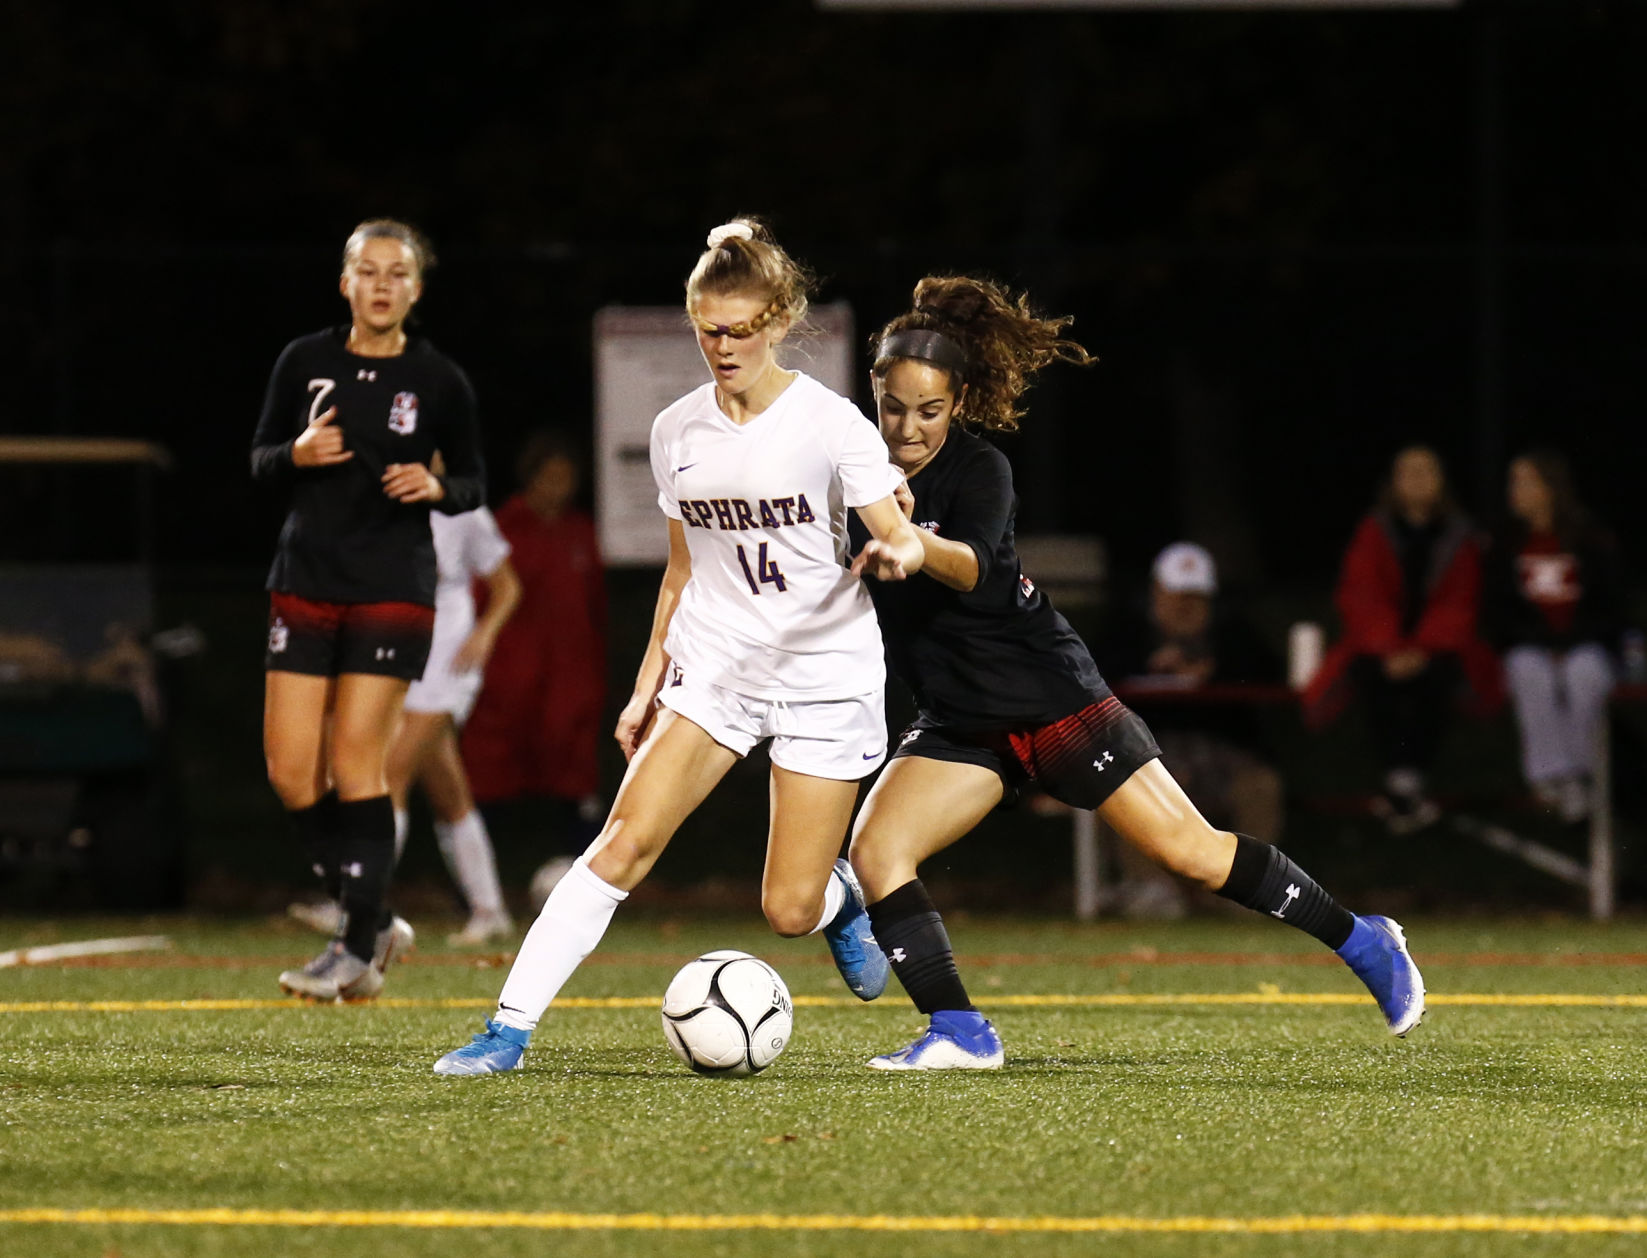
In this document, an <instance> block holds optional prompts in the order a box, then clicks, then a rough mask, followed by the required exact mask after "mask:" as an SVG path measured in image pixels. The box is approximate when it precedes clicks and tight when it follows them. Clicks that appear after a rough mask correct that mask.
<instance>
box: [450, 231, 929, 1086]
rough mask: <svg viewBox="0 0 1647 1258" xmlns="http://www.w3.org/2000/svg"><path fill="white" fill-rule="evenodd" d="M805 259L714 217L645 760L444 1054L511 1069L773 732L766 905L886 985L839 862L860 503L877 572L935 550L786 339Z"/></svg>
mask: <svg viewBox="0 0 1647 1258" xmlns="http://www.w3.org/2000/svg"><path fill="white" fill-rule="evenodd" d="M809 284H810V277H809V276H808V275H807V273H806V271H805V270H804V269H803V268H802V267H800V266H799V265H798V264H797V263H796V262H795V261H794V260H793V259H792V258H790V257H789V255H788V254H786V253H785V252H784V251H783V249H782V248H780V247H779V246H778V244H777V242H776V241H775V240H773V238H772V236H771V234H770V233H769V232H768V231H767V230H766V228H765V227H764V226H763V225H762V224H761V223H759V222H758V221H756V220H754V219H749V218H739V219H735V220H734V221H732V222H730V223H727V224H725V225H723V226H721V227H717V228H716V229H715V230H714V231H713V232H711V233H710V235H709V240H708V248H707V249H706V250H705V252H704V253H703V255H702V256H701V257H700V258H699V259H698V262H697V265H696V266H695V267H694V268H693V270H692V274H691V275H690V277H688V279H687V281H686V310H687V314H688V316H689V317H690V319H691V321H692V325H693V327H694V328H695V330H696V332H697V337H698V347H699V349H700V350H701V351H702V353H703V358H704V363H705V364H706V365H707V367H708V368H709V373H710V376H711V377H712V378H711V380H710V381H709V383H707V384H705V385H703V386H702V387H700V388H698V389H695V390H693V391H692V392H691V393H689V394H687V395H686V396H685V397H683V398H681V399H680V400H679V401H678V402H676V403H675V404H674V405H672V406H670V407H669V408H667V409H666V410H665V411H663V413H662V414H660V415H659V416H658V417H657V420H656V421H655V423H654V424H653V427H652V446H651V455H652V474H653V477H654V479H655V480H656V482H657V486H658V505H659V506H660V507H661V508H662V510H663V513H664V515H665V517H666V518H667V520H668V528H669V566H668V569H667V570H666V571H665V573H664V578H663V586H662V589H661V590H660V591H659V594H658V604H657V611H656V613H655V615H654V617H653V623H652V636H651V640H650V641H649V643H648V645H647V649H646V656H645V658H644V659H643V660H642V661H641V667H640V671H639V673H638V674H637V676H636V678H635V691H634V694H633V696H632V697H631V698H630V700H629V702H628V704H627V705H626V706H625V707H624V709H623V714H622V715H621V716H620V718H619V720H618V726H617V731H616V736H617V739H618V742H619V743H620V744H621V745H622V746H623V750H624V754H625V755H626V756H627V757H628V758H629V770H628V773H627V774H626V775H625V777H624V781H623V785H622V786H620V787H619V788H618V794H617V798H616V799H615V800H614V801H613V804H612V811H611V814H610V815H609V816H608V817H607V819H606V824H605V826H604V827H603V828H602V830H601V833H600V835H599V836H598V837H597V838H596V839H595V841H594V842H593V843H592V844H591V845H590V847H589V850H588V851H587V852H585V853H584V855H583V856H582V857H581V858H580V859H579V860H578V862H577V864H576V865H575V866H574V867H573V869H572V871H571V872H570V873H569V874H567V875H566V877H565V878H563V879H562V880H561V882H560V884H559V885H558V886H556V888H555V890H554V892H553V894H551V895H550V897H549V899H548V902H547V903H545V904H544V906H543V912H542V913H541V914H540V915H539V917H538V919H537V921H536V922H535V923H534V924H533V926H532V929H531V931H530V932H529V933H528V934H527V936H526V940H525V942H524V943H523V944H522V945H521V950H520V953H519V955H518V956H517V957H516V959H515V964H514V968H513V969H512V970H511V971H510V972H509V977H508V979H507V980H506V981H505V983H504V985H503V991H502V993H501V994H500V995H499V998H498V1010H497V1013H496V1014H495V1015H494V1016H493V1017H492V1018H491V1019H489V1020H488V1021H487V1023H486V1029H485V1030H484V1031H483V1032H481V1033H480V1034H479V1035H477V1036H475V1037H474V1039H473V1041H472V1042H470V1043H469V1044H466V1045H464V1046H463V1047H461V1048H458V1049H455V1050H454V1051H452V1052H450V1053H447V1054H446V1055H445V1056H444V1057H442V1058H441V1059H440V1060H439V1061H437V1062H436V1063H435V1072H436V1073H437V1074H445V1075H478V1074H493V1073H496V1072H499V1071H505V1070H513V1069H515V1068H516V1067H518V1066H519V1065H520V1063H521V1056H522V1054H523V1052H524V1050H525V1048H526V1045H527V1042H528V1041H529V1039H530V1038H531V1034H532V1031H533V1030H534V1029H535V1028H536V1026H537V1024H538V1020H539V1018H541V1017H542V1015H543V1013H544V1011H545V1010H546V1009H547V1008H548V1006H549V1003H550V1001H552V1000H553V999H554V997H555V994H556V993H557V992H558V991H559V990H560V988H561V986H562V984H564V983H565V982H566V980H567V979H568V978H569V977H570V976H571V974H572V972H573V971H574V970H575V969H576V968H577V967H578V965H579V963H581V962H582V960H583V958H584V957H586V956H588V955H589V953H590V952H591V951H592V950H593V949H594V947H595V945H596V944H597V943H599V941H600V938H601V936H602V934H604V933H605V930H606V926H607V923H608V922H610V921H611V919H612V913H613V911H614V910H615V909H616V908H617V906H618V904H619V903H620V902H622V901H623V900H624V898H625V897H627V895H628V894H629V892H630V891H631V890H632V889H633V888H634V887H635V886H636V885H637V884H638V883H639V882H640V881H641V879H642V878H644V877H645V876H646V874H647V871H648V870H650V869H651V868H652V865H653V863H654V862H655V861H656V860H657V858H658V856H659V855H660V854H661V853H662V851H663V849H664V847H665V846H666V845H667V844H668V842H669V840H670V838H671V837H672V836H673V835H674V833H675V831H676V829H678V828H679V826H680V824H681V822H683V821H684V820H685V819H686V818H687V816H688V815H689V814H690V813H691V812H692V810H693V809H695V808H696V807H697V806H698V805H699V804H700V803H701V802H702V801H703V800H704V798H705V797H707V796H708V794H709V792H710V791H711V790H712V789H714V787H715V785H716V783H718V782H719V781H720V780H721V778H722V777H723V776H725V774H726V772H727V770H729V769H730V768H731V767H732V765H733V764H735V763H736V762H737V761H738V760H740V759H741V758H742V757H743V756H744V755H746V754H747V753H748V752H749V750H750V749H751V748H752V747H754V745H755V744H756V743H758V742H763V741H769V742H770V744H771V748H770V751H771V760H772V777H771V795H772V807H771V817H772V822H771V829H770V831H769V833H768V835H767V849H766V870H765V875H764V877H763V879H762V884H761V908H762V910H763V911H764V912H765V914H766V918H767V921H769V922H770V923H771V924H772V928H773V929H774V930H775V931H777V932H778V933H779V934H780V935H787V936H794V935H805V934H809V933H812V932H815V931H822V932H824V935H825V938H826V939H827V941H828V942H829V945H830V951H831V952H832V953H833V954H834V956H835V961H836V964H837V966H838V967H839V968H840V970H841V975H842V977H843V978H844V979H845V980H846V983H847V986H848V987H850V988H851V989H852V990H853V992H855V993H856V994H857V995H858V996H859V997H861V998H863V999H865V1000H871V999H873V998H874V997H875V996H877V995H879V994H880V992H881V991H882V989H883V988H884V987H885V986H886V981H887V974H888V966H887V961H886V957H885V955H884V954H883V953H882V952H881V950H880V948H879V947H878V946H877V945H876V944H875V941H874V938H873V936H872V935H871V934H870V931H869V922H868V916H867V914H866V913H865V912H864V908H863V895H862V892H861V891H860V890H859V889H858V886H857V881H856V879H855V878H854V877H853V876H852V872H851V868H850V867H849V866H848V865H847V863H846V862H845V861H842V860H838V859H837V857H838V856H839V855H840V850H841V845H842V842H843V840H844V839H845V837H846V829H847V824H848V822H849V821H850V820H851V816H852V807H853V804H854V803H855V801H856V800H857V795H858V783H859V781H860V780H861V779H862V778H864V777H865V776H867V775H868V774H870V773H873V772H874V771H875V770H876V769H877V768H878V767H879V766H880V764H881V762H882V761H883V760H884V759H885V757H886V725H885V717H884V715H883V711H882V692H883V689H884V684H885V677H886V673H885V664H884V661H883V656H882V649H881V638H880V631H879V628H878V627H877V625H876V621H875V612H874V608H873V605H872V604H871V603H870V599H869V594H868V592H867V590H866V588H865V586H864V584H863V582H862V581H861V580H860V579H859V573H858V572H857V571H855V570H854V569H853V567H852V566H851V561H850V558H849V552H848V542H847V527H846V526H847V513H848V511H856V512H857V514H858V517H859V519H860V520H861V521H862V522H863V524H864V527H865V528H866V529H867V530H868V532H869V534H870V535H871V536H872V537H874V538H875V539H877V540H879V541H881V542H882V543H884V546H883V547H882V548H879V550H878V559H877V564H876V568H875V572H874V573H873V575H876V576H879V577H883V578H892V579H898V578H902V577H903V576H907V575H911V574H913V573H915V572H917V571H918V570H919V568H920V565H921V560H922V556H923V553H924V552H923V550H922V548H921V542H920V538H919V537H918V536H917V535H916V533H915V531H914V528H913V526H911V525H910V524H909V522H908V521H907V520H906V519H905V518H904V515H903V512H902V511H901V510H899V508H898V505H897V503H896V502H895V501H894V497H893V495H894V491H895V490H896V488H897V487H898V485H899V484H900V483H901V480H902V478H901V476H900V474H899V473H898V472H897V471H896V470H895V469H894V468H893V467H892V465H891V463H890V462H889V460H888V458H887V453H886V446H885V444H884V443H883V442H882V441H881V438H880V435H879V433H878V431H877V430H876V428H875V426H874V425H873V424H871V423H870V422H869V421H868V420H866V419H865V418H864V417H863V415H861V414H860V413H859V412H858V410H857V408H856V407H854V406H853V405H852V404H851V403H850V402H848V401H846V400H845V399H844V398H842V397H839V396H838V395H836V394H835V393H832V392H831V391H830V390H829V389H826V388H825V387H824V386H823V385H821V384H819V383H818V382H817V381H816V380H813V379H812V378H811V377H809V376H807V375H805V374H803V373H801V372H797V371H789V370H786V369H785V368H783V367H782V366H780V365H779V363H778V360H777V356H776V351H777V349H778V346H779V345H780V344H781V343H782V341H783V339H784V337H785V336H787V335H788V334H789V331H790V329H791V328H792V327H793V326H794V325H795V323H797V322H798V321H799V320H800V319H801V318H802V317H803V316H804V315H805V313H806V304H807V289H808V287H809Z"/></svg>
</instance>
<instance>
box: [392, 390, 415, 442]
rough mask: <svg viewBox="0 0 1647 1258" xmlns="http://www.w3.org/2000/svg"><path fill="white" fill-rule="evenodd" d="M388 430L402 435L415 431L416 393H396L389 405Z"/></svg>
mask: <svg viewBox="0 0 1647 1258" xmlns="http://www.w3.org/2000/svg"><path fill="white" fill-rule="evenodd" d="M389 431H390V432H398V433H399V434H400V435H401V436H402V437H405V436H408V435H409V434H411V433H413V432H416V431H417V394H415V393H397V394H395V400H394V402H393V404H392V405H391V406H390V407H389Z"/></svg>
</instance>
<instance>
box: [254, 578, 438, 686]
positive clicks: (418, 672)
mask: <svg viewBox="0 0 1647 1258" xmlns="http://www.w3.org/2000/svg"><path fill="white" fill-rule="evenodd" d="M434 630H435V609H434V608H432V607H425V606H423V605H422V604H421V603H326V602H321V601H320V600H318V599H312V598H303V597H302V596H301V595H297V594H281V593H275V594H271V595H270V596H269V641H268V646H267V649H266V650H265V651H264V655H263V668H264V671H266V672H271V673H304V674H307V675H308V676H311V677H338V676H341V675H342V674H344V673H372V674H375V675H377V676H380V677H398V678H400V679H401V680H403V681H417V680H418V679H419V678H420V677H422V676H423V667H424V665H425V664H427V663H428V662H429V643H430V641H431V640H432V639H433V637H434Z"/></svg>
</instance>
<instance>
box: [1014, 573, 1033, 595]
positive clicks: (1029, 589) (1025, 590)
mask: <svg viewBox="0 0 1647 1258" xmlns="http://www.w3.org/2000/svg"><path fill="white" fill-rule="evenodd" d="M1018 589H1019V591H1020V592H1021V593H1022V594H1023V596H1024V597H1025V598H1034V597H1035V582H1033V581H1031V580H1030V579H1029V578H1028V577H1026V576H1025V575H1024V574H1023V573H1021V572H1020V573H1019V574H1018Z"/></svg>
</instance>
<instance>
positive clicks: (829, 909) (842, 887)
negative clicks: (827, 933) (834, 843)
mask: <svg viewBox="0 0 1647 1258" xmlns="http://www.w3.org/2000/svg"><path fill="white" fill-rule="evenodd" d="M845 903H846V879H844V878H842V877H841V876H840V874H838V873H836V872H835V871H834V870H833V869H832V870H830V871H829V883H828V885H826V886H825V887H824V911H823V916H822V917H820V918H819V919H818V924H817V925H816V926H814V927H813V928H812V929H811V931H810V932H808V933H810V934H813V935H816V934H817V933H818V932H819V931H820V930H822V929H823V928H824V927H825V926H827V925H829V923H830V922H832V921H834V920H835V915H836V914H837V913H839V912H840V911H841V906H842V905H843V904H845Z"/></svg>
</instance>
